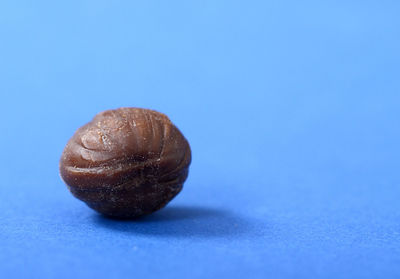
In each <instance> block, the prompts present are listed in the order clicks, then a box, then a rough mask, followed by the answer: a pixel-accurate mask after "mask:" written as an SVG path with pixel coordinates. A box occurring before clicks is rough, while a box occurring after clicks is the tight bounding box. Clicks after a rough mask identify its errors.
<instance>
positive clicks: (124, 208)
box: [60, 108, 191, 218]
mask: <svg viewBox="0 0 400 279" xmlns="http://www.w3.org/2000/svg"><path fill="white" fill-rule="evenodd" d="M190 161H191V151H190V146H189V144H188V142H187V140H186V139H185V138H184V136H183V135H182V134H181V132H180V131H179V130H178V129H177V128H176V127H175V125H174V124H172V122H171V121H170V120H169V119H168V117H167V116H166V115H164V114H162V113H159V112H156V111H153V110H148V109H139V108H120V109H116V110H108V111H104V112H101V113H99V114H98V115H96V116H95V117H94V118H93V120H92V121H91V122H89V123H88V124H86V125H84V126H82V127H81V128H79V129H78V131H76V133H75V134H74V136H73V137H72V138H71V139H70V140H69V142H68V143H67V145H66V147H65V149H64V151H63V154H62V156H61V160H60V173H61V177H62V178H63V180H64V181H65V183H66V184H67V185H68V188H69V190H70V191H71V193H72V194H73V195H74V196H75V197H77V198H78V199H80V200H82V201H84V202H86V204H87V205H88V206H90V207H91V208H93V209H94V210H97V211H98V212H100V213H102V214H105V215H108V216H113V217H120V218H134V217H138V216H141V215H144V214H149V213H152V212H154V211H156V210H158V209H160V208H162V207H164V206H165V205H166V204H167V203H168V202H169V201H170V200H171V199H172V198H174V197H175V196H176V195H177V194H178V193H179V192H180V190H181V189H182V185H183V183H184V182H185V180H186V177H187V175H188V168H189V164H190Z"/></svg>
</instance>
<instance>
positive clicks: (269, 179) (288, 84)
mask: <svg viewBox="0 0 400 279" xmlns="http://www.w3.org/2000/svg"><path fill="white" fill-rule="evenodd" d="M399 12H400V3H399V1H294V0H293V1H261V0H260V1H216V0H210V1H99V0H97V1H88V0H86V1H1V2H0V94H1V110H0V117H1V119H2V125H1V128H2V131H1V132H2V134H1V137H0V154H1V160H0V177H1V179H0V277H1V278H400V202H399V198H400V170H399V167H400V163H399V158H400V148H399V142H400V126H399V119H400V17H399ZM120 106H136V107H146V108H153V109H157V110H159V111H161V112H164V113H166V114H167V115H169V116H170V118H171V119H172V120H173V122H174V123H175V124H176V125H177V126H178V127H179V128H180V129H181V130H182V131H183V133H184V134H185V136H186V137H187V138H188V140H189V141H190V143H191V146H192V150H193V163H192V166H191V170H190V176H189V179H188V181H187V183H186V184H185V187H184V190H183V192H182V193H181V194H180V195H179V196H178V197H177V198H176V199H175V200H173V202H171V203H170V205H169V206H168V207H167V208H166V209H164V210H162V211H160V212H158V213H156V214H154V215H153V216H150V217H148V218H145V219H142V220H139V221H132V222H127V221H113V220H109V219H105V218H102V217H100V216H99V215H97V214H96V213H94V212H93V211H92V210H90V209H89V208H87V207H86V206H85V205H84V204H83V203H81V202H79V201H78V200H76V199H74V198H73V197H72V195H71V194H70V193H69V192H68V191H67V188H66V187H65V186H64V184H63V182H62V181H61V179H60V177H59V174H58V160H59V157H60V155H61V152H62V149H63V147H64V145H65V144H66V142H67V140H68V139H69V137H71V136H72V134H73V133H74V131H75V130H76V129H77V128H78V127H80V126H81V125H83V124H84V123H86V122H88V121H89V120H90V119H91V118H92V117H93V116H94V115H95V114H96V113H97V112H99V111H102V110H105V109H110V108H116V107H120Z"/></svg>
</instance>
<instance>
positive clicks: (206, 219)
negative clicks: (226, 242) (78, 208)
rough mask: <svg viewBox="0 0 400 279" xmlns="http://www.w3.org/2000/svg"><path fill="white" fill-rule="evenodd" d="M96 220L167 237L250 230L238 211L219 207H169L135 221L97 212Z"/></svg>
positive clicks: (119, 228) (222, 234)
mask: <svg viewBox="0 0 400 279" xmlns="http://www.w3.org/2000/svg"><path fill="white" fill-rule="evenodd" d="M93 218H94V222H96V224H98V225H100V226H103V227H105V228H107V229H110V230H116V231H121V232H124V233H132V234H144V235H154V236H165V237H177V238H180V237H200V238H208V237H227V236H231V237H234V236H239V235H241V234H244V233H246V232H248V229H249V228H248V225H247V222H246V221H245V220H244V219H242V218H240V217H239V216H236V215H235V214H233V213H231V212H229V211H226V210H222V209H217V208H208V207H199V206H172V205H171V206H167V207H166V208H164V209H162V210H160V211H158V212H156V213H153V214H152V215H149V216H145V217H141V218H139V219H135V220H118V219H111V218H107V217H104V216H102V215H98V214H96V215H94V217H93Z"/></svg>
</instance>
